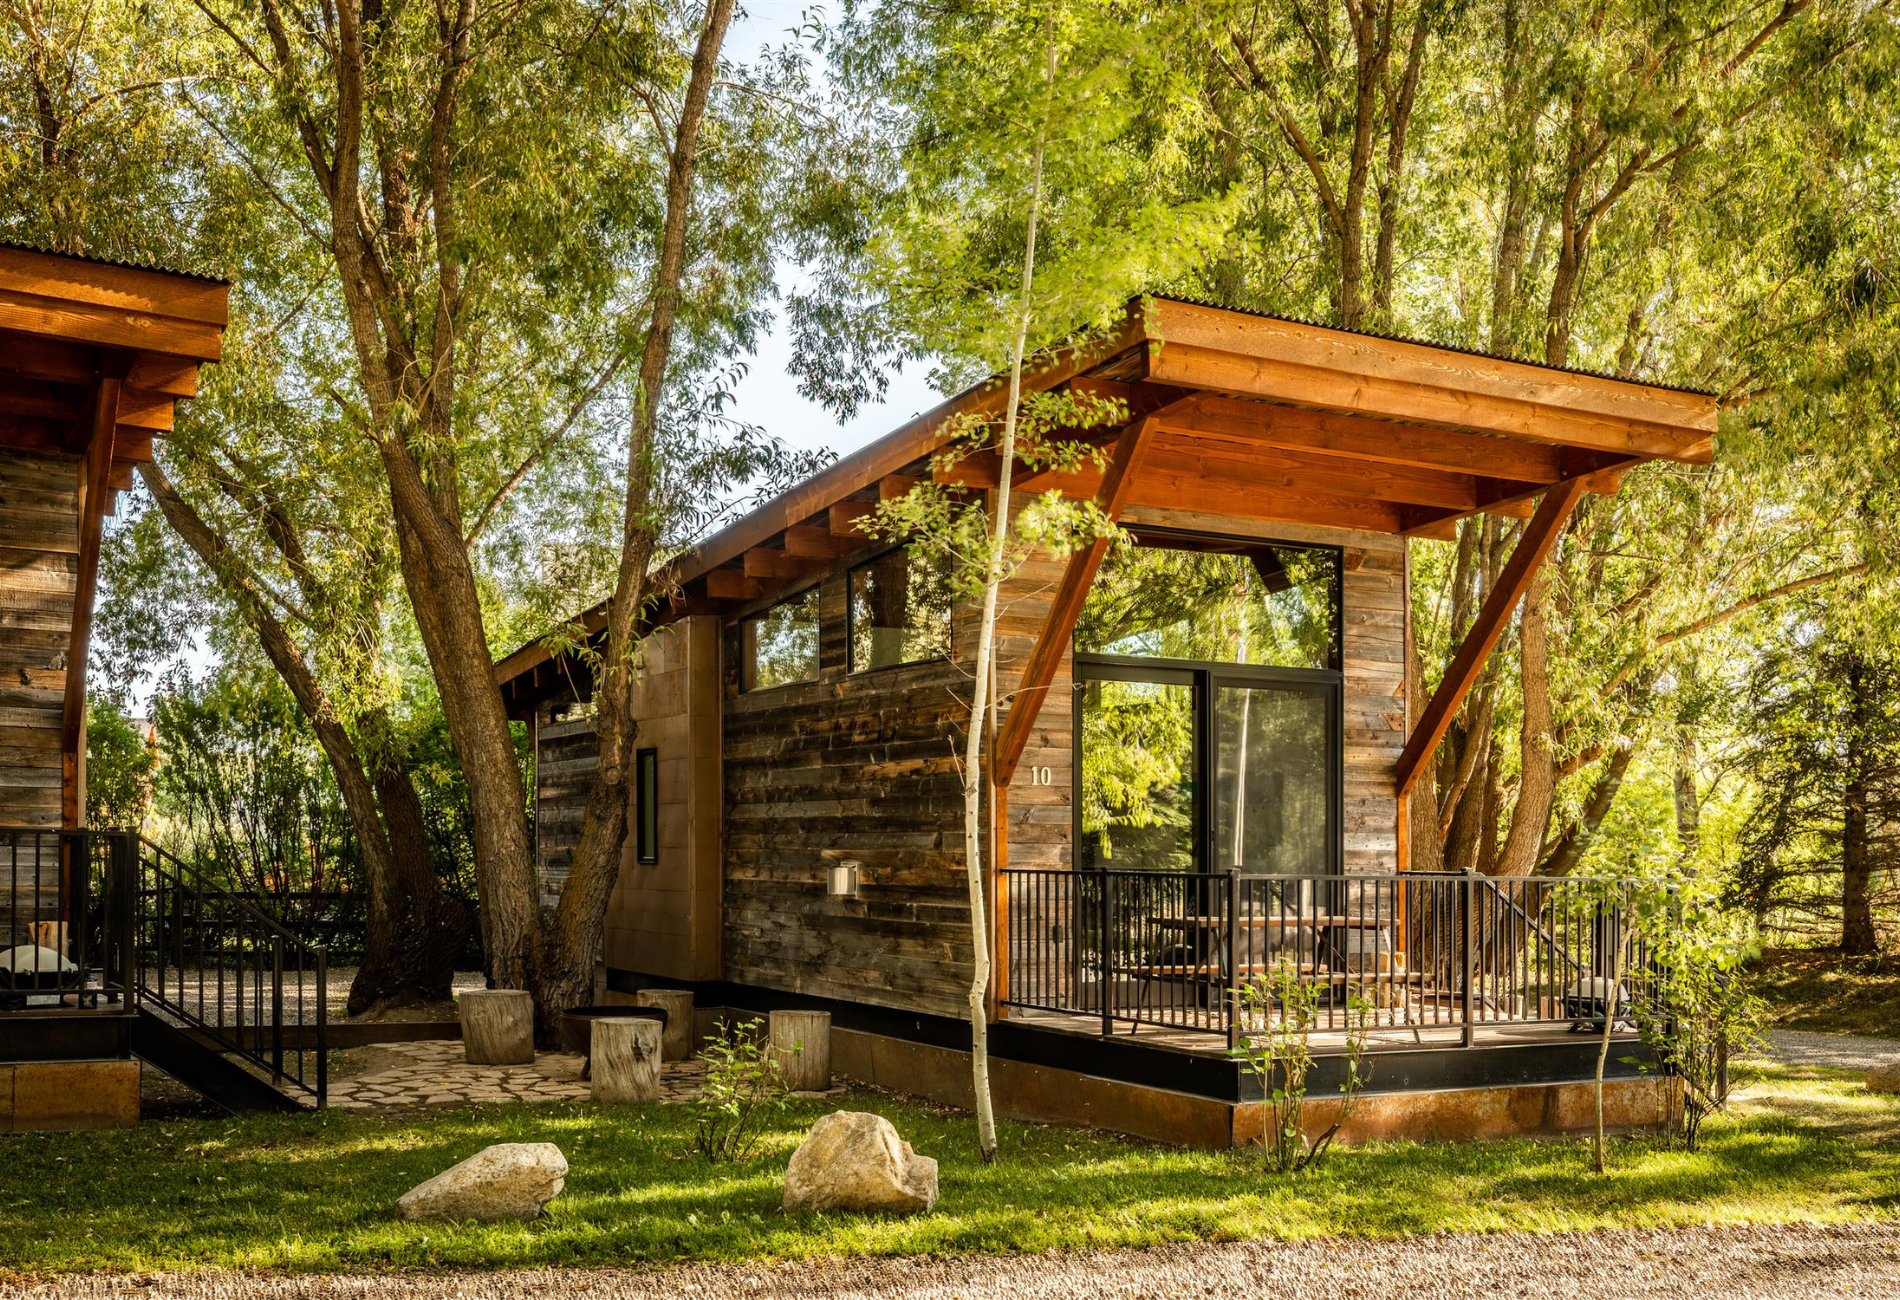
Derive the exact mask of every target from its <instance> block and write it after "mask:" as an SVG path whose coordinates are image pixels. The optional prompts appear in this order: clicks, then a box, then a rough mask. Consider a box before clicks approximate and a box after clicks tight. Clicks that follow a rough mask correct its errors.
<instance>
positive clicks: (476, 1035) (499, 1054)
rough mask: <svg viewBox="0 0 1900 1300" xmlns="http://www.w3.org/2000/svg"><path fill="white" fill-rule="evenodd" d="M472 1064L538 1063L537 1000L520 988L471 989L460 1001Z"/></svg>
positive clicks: (464, 1046)
mask: <svg viewBox="0 0 1900 1300" xmlns="http://www.w3.org/2000/svg"><path fill="white" fill-rule="evenodd" d="M456 1003H457V1005H458V1006H459V1007H460V1008H461V1013H462V1050H463V1054H464V1056H465V1058H466V1059H467V1061H468V1063H469V1064H470V1065H532V1064H533V1063H534V998H533V997H531V996H529V995H528V994H527V993H524V992H523V991H522V990H520V989H469V990H468V991H467V992H465V993H463V994H461V995H460V996H459V997H458V998H457V999H456Z"/></svg>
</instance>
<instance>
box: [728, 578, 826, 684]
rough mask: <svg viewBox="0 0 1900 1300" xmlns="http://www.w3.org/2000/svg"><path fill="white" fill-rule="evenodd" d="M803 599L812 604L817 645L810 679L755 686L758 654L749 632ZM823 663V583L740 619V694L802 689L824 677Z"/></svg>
mask: <svg viewBox="0 0 1900 1300" xmlns="http://www.w3.org/2000/svg"><path fill="white" fill-rule="evenodd" d="M803 600H809V601H811V602H812V605H813V612H814V613H815V614H816V615H817V618H816V623H817V627H818V644H817V645H816V646H814V647H813V652H812V669H811V676H809V677H798V678H793V679H791V680H789V681H783V682H773V683H772V684H771V685H769V686H760V685H758V684H757V680H756V679H757V677H758V655H757V651H756V641H755V639H754V637H753V635H752V633H751V631H750V629H751V628H752V626H753V625H754V624H755V623H758V622H760V621H761V620H763V619H765V618H766V617H768V616H769V615H770V614H771V613H772V611H774V610H778V609H783V608H784V607H785V606H787V605H794V604H797V603H798V602H799V601H803ZM824 660H825V611H824V597H823V595H822V584H820V583H813V584H812V585H811V586H809V587H803V588H800V589H799V590H797V591H794V592H792V593H790V594H789V595H787V596H785V597H783V598H781V599H779V600H775V601H773V602H772V603H771V604H769V605H767V606H766V607H765V608H764V609H761V610H756V611H754V612H753V613H750V614H747V615H744V616H743V617H741V618H740V619H739V691H740V693H741V694H746V695H749V694H751V693H752V692H753V691H775V690H778V689H780V688H781V687H786V686H805V685H808V684H809V683H811V682H815V681H818V680H819V679H820V678H822V677H823V676H824V672H825V663H824Z"/></svg>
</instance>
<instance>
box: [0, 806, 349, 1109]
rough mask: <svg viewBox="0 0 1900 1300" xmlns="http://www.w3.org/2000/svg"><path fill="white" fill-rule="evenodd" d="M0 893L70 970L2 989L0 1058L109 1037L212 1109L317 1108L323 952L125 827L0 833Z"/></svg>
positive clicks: (322, 1055) (325, 1042)
mask: <svg viewBox="0 0 1900 1300" xmlns="http://www.w3.org/2000/svg"><path fill="white" fill-rule="evenodd" d="M23 864H24V866H23ZM0 895H5V898H4V899H3V900H0V901H4V902H6V903H7V904H8V905H9V906H8V908H7V909H4V910H5V916H4V920H5V922H6V924H5V927H4V928H5V929H6V930H7V931H9V932H10V937H8V942H9V943H16V944H17V943H28V942H37V941H39V940H50V941H51V943H52V944H53V945H55V946H56V947H57V949H58V950H59V951H60V952H61V953H62V955H63V956H65V957H66V958H67V959H68V962H69V963H70V965H71V967H72V968H74V969H73V970H72V971H71V973H69V974H60V975H58V976H57V977H56V978H53V979H50V980H48V979H42V980H41V981H40V983H39V984H38V985H37V986H36V987H33V988H31V989H26V990H11V989H9V990H8V992H9V994H10V995H11V996H10V997H9V999H8V1001H7V1004H6V1006H5V1007H3V1008H0V1026H4V1027H5V1028H6V1029H7V1030H9V1031H10V1032H9V1033H8V1034H7V1035H6V1037H7V1038H8V1039H9V1040H10V1052H9V1053H8V1059H36V1058H37V1059H60V1058H65V1059H71V1057H72V1054H73V1053H74V1052H75V1051H79V1052H81V1053H82V1055H84V1054H85V1048H84V1046H83V1045H84V1044H85V1043H89V1042H90V1043H95V1044H99V1045H106V1044H117V1045H118V1048H119V1050H118V1051H117V1052H116V1053H114V1054H117V1055H121V1056H122V1055H123V1054H124V1051H125V1050H127V1049H129V1051H130V1053H131V1054H132V1055H133V1056H136V1057H138V1058H139V1059H141V1060H143V1061H146V1062H147V1063H149V1064H151V1065H153V1066H155V1067H156V1068H158V1069H160V1070H162V1071H164V1072H165V1073H166V1074H168V1075H170V1076H171V1077H172V1078H174V1079H176V1080H178V1081H179V1082H180V1083H183V1084H185V1085H186V1086H187V1087H190V1088H192V1089H194V1090H196V1091H197V1092H199V1093H200V1094H202V1095H203V1096H204V1097H206V1098H207V1099H209V1100H210V1101H212V1102H215V1103H216V1104H218V1105H220V1106H222V1107H224V1108H225V1109H227V1110H231V1111H256V1110H278V1111H295V1110H300V1109H306V1108H310V1107H322V1106H323V1105H324V1104H325V1102H326V1100H327V1093H328V1051H329V1023H328V994H329V970H328V966H327V962H326V958H325V954H324V950H323V948H322V947H321V946H319V945H317V944H313V943H311V942H309V941H307V940H305V939H303V938H301V937H300V936H298V935H296V934H294V933H292V932H291V931H290V930H288V929H286V928H285V927H284V926H283V925H281V924H280V923H279V922H278V921H277V920H276V919H275V918H273V917H272V916H271V915H270V914H269V913H268V912H266V911H265V910H264V909H262V908H260V907H258V906H257V905H256V904H255V903H253V902H251V901H249V900H247V899H244V898H240V897H238V896H236V895H234V894H233V893H231V892H230V891H229V890H227V889H225V888H223V887H222V886H221V885H219V884H217V883H216V882H214V881H212V880H209V879H207V878H205V877H204V876H202V875H200V874H199V873H198V872H196V871H194V870H193V869H192V868H191V867H189V866H187V865H186V864H185V863H183V862H180V861H179V860H178V859H177V858H176V857H174V856H173V855H171V854H170V853H167V852H166V851H165V850H164V849H161V848H159V847H158V846H157V845H155V844H153V843H151V842H150V841H149V840H146V839H145V838H144V837H142V836H140V835H137V834H136V833H133V832H129V831H39V830H17V831H15V830H6V829H4V828H0ZM0 937H7V936H0ZM49 1003H50V1004H53V1005H51V1006H50V1007H49V1006H47V1005H46V1004H49ZM36 1043H38V1044H40V1045H41V1046H40V1048H39V1049H38V1050H36V1047H35V1044H36Z"/></svg>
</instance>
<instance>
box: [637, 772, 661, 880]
mask: <svg viewBox="0 0 1900 1300" xmlns="http://www.w3.org/2000/svg"><path fill="white" fill-rule="evenodd" d="M633 777H634V781H633V786H634V809H633V813H634V816H633V828H634V829H633V856H634V860H635V861H638V862H647V863H652V862H658V861H659V860H660V751H659V750H657V749H642V750H639V751H637V752H636V753H635V754H634V756H633Z"/></svg>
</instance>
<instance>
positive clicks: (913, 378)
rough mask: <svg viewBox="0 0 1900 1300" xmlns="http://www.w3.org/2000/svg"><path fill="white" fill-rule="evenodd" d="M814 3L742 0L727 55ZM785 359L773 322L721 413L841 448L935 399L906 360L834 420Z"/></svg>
mask: <svg viewBox="0 0 1900 1300" xmlns="http://www.w3.org/2000/svg"><path fill="white" fill-rule="evenodd" d="M814 10H815V11H817V12H820V13H825V14H827V15H828V16H835V14H834V11H833V10H832V9H830V8H827V7H826V6H823V5H816V4H814V3H812V2H811V0H744V3H743V5H742V7H741V10H740V12H739V14H738V16H737V17H736V18H734V20H733V24H732V30H731V31H730V32H728V33H727V34H726V53H727V56H728V57H730V58H733V59H751V58H753V57H755V56H756V55H757V53H758V52H759V50H760V49H761V48H762V47H764V46H767V45H781V44H783V43H784V42H785V41H786V40H788V39H790V29H792V28H793V27H795V26H796V25H797V24H798V22H799V21H800V19H801V17H802V16H803V15H805V14H806V13H808V12H812V11H814ZM798 274H799V272H798V268H797V267H796V266H794V265H790V264H782V265H780V266H779V268H778V277H779V285H780V287H781V288H784V287H787V286H790V285H792V284H795V283H797V279H798ZM790 361H791V341H790V339H789V338H788V337H787V335H786V332H785V331H784V329H783V327H782V322H781V326H780V328H777V329H775V330H774V331H773V332H772V333H770V334H768V335H767V336H765V337H764V338H763V339H761V340H760V343H759V350H758V354H757V355H756V356H753V357H750V358H747V364H748V366H749V367H750V369H749V370H748V372H747V374H746V377H745V379H744V380H743V381H741V382H740V384H739V385H738V388H737V389H736V390H735V393H734V397H735V405H734V406H733V407H730V408H728V411H727V414H729V415H731V416H732V417H733V418H735V419H739V420H744V421H746V422H748V423H751V424H756V425H758V426H759V427H760V428H762V429H764V430H765V431H766V432H767V433H768V434H771V435H772V436H773V437H775V438H778V439H780V440H781V441H783V442H785V443H786V444H788V445H790V446H792V447H796V448H799V449H800V450H813V449H816V448H819V447H829V448H830V449H831V450H832V451H834V452H836V453H837V454H838V455H840V456H843V455H846V454H848V453H850V452H853V451H856V450H857V449H858V448H859V447H862V446H864V444H866V443H867V442H870V441H872V440H873V439H875V438H878V437H880V436H882V435H883V434H886V433H889V432H890V431H891V430H892V429H895V428H896V427H897V426H898V425H900V424H902V423H904V422H905V421H906V420H908V419H910V417H911V416H913V415H917V414H920V413H922V412H924V411H927V410H929V409H930V408H931V407H933V406H935V405H936V404H937V403H938V402H940V401H942V400H943V398H942V395H941V394H939V393H937V392H936V391H935V390H934V389H932V388H931V387H930V386H929V384H928V383H927V382H926V378H927V375H928V371H929V367H928V366H927V365H922V364H916V363H913V364H911V365H908V366H906V367H905V368H904V370H903V372H902V373H900V374H896V375H893V376H891V383H890V388H889V389H888V390H887V391H886V393H885V398H884V401H883V402H881V403H877V404H875V405H873V404H870V403H866V404H864V405H862V406H860V407H859V408H858V412H857V414H856V416H855V417H853V418H852V419H850V420H848V421H844V422H842V423H840V422H839V420H838V419H837V417H835V416H833V415H832V414H831V413H829V412H828V411H826V410H825V409H824V408H823V407H822V406H820V405H818V404H817V403H816V402H812V401H808V400H806V399H805V398H803V397H801V396H799V393H798V385H797V383H796V381H795V380H793V379H792V377H791V376H790V375H788V374H787V373H786V366H787V364H788V363H789V362H790Z"/></svg>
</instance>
